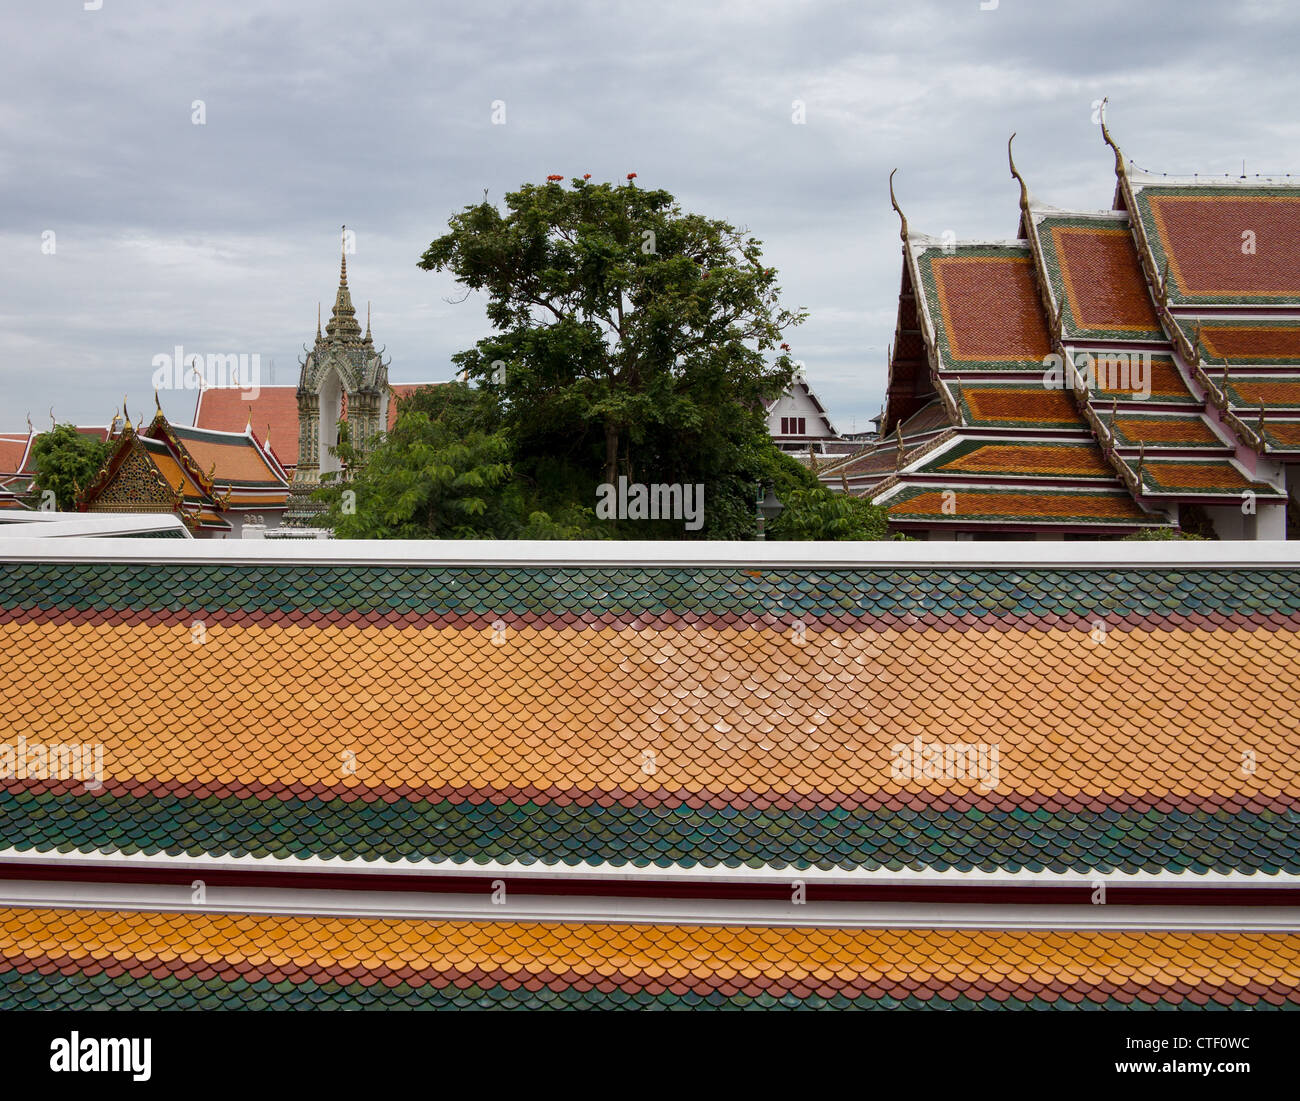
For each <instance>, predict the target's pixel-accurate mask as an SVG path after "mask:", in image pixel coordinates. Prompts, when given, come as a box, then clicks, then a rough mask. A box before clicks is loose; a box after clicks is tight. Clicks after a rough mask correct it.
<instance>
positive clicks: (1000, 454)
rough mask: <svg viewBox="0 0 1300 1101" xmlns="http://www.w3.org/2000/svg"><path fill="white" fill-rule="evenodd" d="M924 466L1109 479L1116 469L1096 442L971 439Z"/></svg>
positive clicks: (945, 469) (928, 468) (968, 470)
mask: <svg viewBox="0 0 1300 1101" xmlns="http://www.w3.org/2000/svg"><path fill="white" fill-rule="evenodd" d="M922 469H924V470H934V471H945V472H952V473H957V472H961V473H966V474H1025V475H1030V476H1035V477H1039V476H1049V477H1050V476H1055V477H1087V478H1110V477H1113V476H1114V473H1115V472H1114V470H1113V469H1112V468H1111V466H1110V464H1109V463H1107V462H1106V460H1105V458H1104V457H1103V456H1102V454H1101V452H1100V451H1099V450H1098V449H1097V446H1096V444H1094V443H1091V442H1089V443H1067V444H1056V443H1041V444H1040V443H1023V444H1022V443H1004V442H990V443H983V442H978V441H969V442H968V443H966V444H962V445H958V446H957V447H955V448H953V449H952V450H951V451H946V452H944V453H943V454H942V455H940V456H939V457H938V458H936V459H935V460H934V461H933V462H932V463H928V464H926V466H924V467H923V468H922Z"/></svg>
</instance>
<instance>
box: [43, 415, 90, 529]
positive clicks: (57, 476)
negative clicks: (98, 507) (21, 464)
mask: <svg viewBox="0 0 1300 1101" xmlns="http://www.w3.org/2000/svg"><path fill="white" fill-rule="evenodd" d="M108 456H109V448H108V444H106V443H105V442H104V441H103V440H100V439H96V438H95V437H94V436H84V435H82V434H81V433H80V432H78V431H77V429H76V426H75V425H72V424H60V425H56V426H55V427H53V428H52V429H50V431H48V432H42V433H41V434H40V435H39V436H37V437H36V439H35V440H33V441H32V466H33V468H34V469H35V471H36V474H35V477H34V478H33V480H32V493H31V495H30V497H29V502H30V503H31V504H32V505H33V507H39V505H40V503H41V498H42V497H43V495H44V491H46V490H52V491H53V492H54V500H55V504H56V506H57V507H58V509H59V511H60V512H71V511H73V510H75V509H76V507H77V495H78V494H79V493H80V492H81V490H83V489H85V488H86V487H87V486H89V485H90V483H91V482H92V481H94V479H95V475H97V474H98V473H99V471H100V469H101V468H102V467H103V466H104V464H105V463H106V462H108Z"/></svg>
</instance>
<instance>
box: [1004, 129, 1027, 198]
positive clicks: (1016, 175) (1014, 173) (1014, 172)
mask: <svg viewBox="0 0 1300 1101" xmlns="http://www.w3.org/2000/svg"><path fill="white" fill-rule="evenodd" d="M1015 140H1016V135H1015V132H1014V131H1013V132H1012V134H1011V137H1009V138H1007V164H1009V165H1010V166H1011V178H1012V179H1014V180H1016V181H1017V182H1018V183H1019V184H1020V209H1021V210H1023V211H1024V212H1025V213H1026V214H1027V213H1029V188H1028V186H1027V185H1026V184H1025V178H1024V176H1022V175H1021V174H1020V172H1019V170H1018V169H1017V168H1016V158H1015V157H1013V156H1012V155H1011V143H1012V142H1013V141H1015Z"/></svg>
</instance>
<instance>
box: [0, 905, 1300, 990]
mask: <svg viewBox="0 0 1300 1101" xmlns="http://www.w3.org/2000/svg"><path fill="white" fill-rule="evenodd" d="M1298 973H1300V938H1297V937H1295V936H1291V935H1285V934H1271V933H1203V932H1052V931H1029V930H1023V931H985V930H964V929H959V930H952V929H843V928H835V927H818V926H805V927H798V926H794V927H789V926H787V927H780V926H752V925H748V926H747V925H734V924H733V925H725V924H724V925H701V924H692V923H685V924H666V923H664V924H631V923H609V924H594V923H591V924H588V923H575V922H540V921H506V920H497V921H414V920H404V919H399V918H365V917H356V918H335V917H316V916H299V915H278V914H277V915H248V916H245V915H231V914H221V913H162V912H157V911H143V912H127V913H106V912H103V911H95V910H85V909H66V910H59V909H8V910H0V1006H4V1007H5V1008H7V1009H21V1010H36V1009H51V1008H59V1009H107V1008H113V1009H145V1008H150V1009H301V1010H314V1009H323V1008H362V1007H365V1008H373V1009H407V1008H411V1009H414V1008H420V1009H475V1008H481V1009H566V1008H571V1009H615V1008H623V1009H771V1008H777V1009H780V1008H787V1009H848V1008H867V1007H870V1008H876V1009H886V1008H888V1009H894V1008H904V1009H905V1008H913V1009H919V1008H925V1007H931V1008H939V1007H942V1008H951V1009H964V1008H969V1009H974V1008H980V1009H1002V1008H1032V1009H1051V1010H1070V1009H1118V1008H1143V1009H1145V1008H1158V1009H1169V1008H1186V1009H1195V1008H1201V1007H1231V1008H1244V1007H1251V1008H1255V1009H1269V1008H1289V1009H1295V1008H1300V989H1298V987H1297V980H1296V976H1297V974H1298Z"/></svg>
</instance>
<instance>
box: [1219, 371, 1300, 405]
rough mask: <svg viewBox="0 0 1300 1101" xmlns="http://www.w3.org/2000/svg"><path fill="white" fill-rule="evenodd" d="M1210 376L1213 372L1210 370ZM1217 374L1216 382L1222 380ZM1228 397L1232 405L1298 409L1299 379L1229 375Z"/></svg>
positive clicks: (1299, 396) (1299, 402) (1299, 397)
mask: <svg viewBox="0 0 1300 1101" xmlns="http://www.w3.org/2000/svg"><path fill="white" fill-rule="evenodd" d="M1211 377H1214V373H1213V372H1211ZM1222 379H1223V376H1222V374H1219V375H1218V377H1217V378H1216V379H1215V381H1216V382H1220V383H1221V382H1222ZM1228 398H1229V400H1230V401H1231V402H1232V404H1233V405H1234V406H1244V407H1245V408H1246V409H1248V410H1249V409H1258V408H1259V407H1260V406H1261V405H1263V406H1265V407H1267V408H1269V409H1300V379H1296V378H1288V377H1286V376H1283V377H1280V378H1279V377H1277V376H1271V377H1263V378H1249V377H1246V376H1237V375H1231V376H1229V379H1228Z"/></svg>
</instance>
